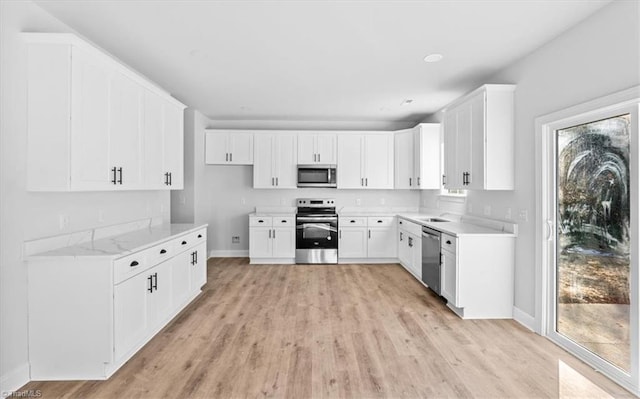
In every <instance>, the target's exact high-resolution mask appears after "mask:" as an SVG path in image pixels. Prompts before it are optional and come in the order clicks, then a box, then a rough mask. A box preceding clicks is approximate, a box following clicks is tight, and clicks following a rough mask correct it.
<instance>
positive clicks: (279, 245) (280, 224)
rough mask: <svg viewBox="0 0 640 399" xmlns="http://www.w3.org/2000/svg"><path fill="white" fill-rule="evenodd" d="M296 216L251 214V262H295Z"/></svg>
mask: <svg viewBox="0 0 640 399" xmlns="http://www.w3.org/2000/svg"><path fill="white" fill-rule="evenodd" d="M295 256H296V229H295V216H293V215H289V214H286V215H281V216H249V259H250V263H294V261H295Z"/></svg>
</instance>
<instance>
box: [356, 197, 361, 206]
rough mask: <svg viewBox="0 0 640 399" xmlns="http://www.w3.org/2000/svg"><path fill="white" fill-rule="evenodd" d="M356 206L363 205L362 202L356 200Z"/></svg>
mask: <svg viewBox="0 0 640 399" xmlns="http://www.w3.org/2000/svg"><path fill="white" fill-rule="evenodd" d="M356 205H358V206H360V205H362V200H361V199H360V198H356Z"/></svg>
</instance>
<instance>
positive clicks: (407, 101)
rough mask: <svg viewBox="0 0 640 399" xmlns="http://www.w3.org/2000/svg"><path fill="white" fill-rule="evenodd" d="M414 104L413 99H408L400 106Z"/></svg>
mask: <svg viewBox="0 0 640 399" xmlns="http://www.w3.org/2000/svg"><path fill="white" fill-rule="evenodd" d="M412 102H413V100H412V99H410V98H407V99H406V100H404V101H403V102H401V103H400V105H409V104H411V103H412Z"/></svg>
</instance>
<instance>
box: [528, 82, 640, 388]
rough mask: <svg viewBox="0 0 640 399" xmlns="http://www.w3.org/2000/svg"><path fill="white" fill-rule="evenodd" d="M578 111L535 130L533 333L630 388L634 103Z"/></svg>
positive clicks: (638, 324)
mask: <svg viewBox="0 0 640 399" xmlns="http://www.w3.org/2000/svg"><path fill="white" fill-rule="evenodd" d="M632 94H633V93H632ZM578 111H579V112H578ZM578 111H576V112H571V110H567V111H561V112H560V113H557V114H554V115H552V116H550V117H548V120H549V123H542V124H541V132H542V134H543V138H542V140H543V141H542V142H543V146H542V152H543V154H542V155H541V159H543V162H544V163H543V165H542V169H543V173H542V175H543V177H542V179H541V180H542V185H543V187H542V192H543V196H544V197H545V199H543V202H544V203H543V206H542V210H541V212H542V216H543V218H544V220H545V221H546V224H547V230H548V231H547V233H546V237H545V239H546V240H545V241H544V244H543V245H542V246H541V247H543V248H542V252H543V257H542V260H543V276H544V275H545V274H546V279H544V278H543V280H544V281H543V289H546V292H547V294H546V298H544V300H545V301H546V323H545V324H546V328H545V330H546V331H543V333H546V335H547V336H548V337H549V338H550V339H552V340H553V341H555V342H556V343H558V344H559V345H561V346H563V347H564V348H565V349H567V350H568V351H570V352H571V353H573V354H575V355H576V356H578V357H580V358H582V359H583V360H585V361H586V362H588V363H590V364H591V365H592V366H593V367H594V368H597V369H599V370H601V371H602V372H603V373H605V374H607V375H609V376H610V377H612V378H613V379H615V380H616V381H618V382H619V383H621V384H622V385H624V386H627V387H628V388H630V389H631V390H632V391H635V392H637V390H638V381H639V380H640V367H639V364H638V357H639V355H640V344H639V342H638V341H639V337H640V335H639V330H640V320H639V319H640V316H639V307H638V298H639V296H638V284H639V281H640V278H639V275H638V242H639V240H638V211H639V209H638V183H639V180H638V179H639V172H638V159H637V158H638V103H637V99H634V100H631V101H625V102H622V103H617V104H615V103H614V104H602V105H601V106H598V107H592V109H588V110H585V109H582V110H578Z"/></svg>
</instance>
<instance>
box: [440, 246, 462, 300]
mask: <svg viewBox="0 0 640 399" xmlns="http://www.w3.org/2000/svg"><path fill="white" fill-rule="evenodd" d="M441 279H442V281H441V285H440V287H442V296H443V297H445V298H446V299H447V301H449V302H451V304H453V306H457V307H460V305H459V304H458V265H457V263H456V255H455V254H454V253H453V252H450V251H442V274H441Z"/></svg>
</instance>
